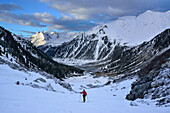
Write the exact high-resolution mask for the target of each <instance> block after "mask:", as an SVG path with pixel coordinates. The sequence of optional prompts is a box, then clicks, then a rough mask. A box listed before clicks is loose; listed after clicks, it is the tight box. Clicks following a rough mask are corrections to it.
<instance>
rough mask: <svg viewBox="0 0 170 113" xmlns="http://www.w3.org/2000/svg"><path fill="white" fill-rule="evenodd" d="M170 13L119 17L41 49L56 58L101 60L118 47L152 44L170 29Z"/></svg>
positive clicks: (148, 13)
mask: <svg viewBox="0 0 170 113" xmlns="http://www.w3.org/2000/svg"><path fill="white" fill-rule="evenodd" d="M169 18H170V12H154V11H146V12H145V13H143V14H140V15H138V16H137V17H136V16H125V17H120V18H118V19H117V20H115V21H113V22H111V23H107V24H104V25H99V26H96V27H94V28H92V29H90V30H89V31H87V32H81V33H78V34H77V35H76V38H74V39H73V40H71V41H69V42H66V43H63V44H61V45H52V46H51V45H42V46H41V47H39V48H40V49H41V50H42V51H44V52H45V53H47V54H48V55H49V56H51V57H53V58H72V59H84V60H85V59H86V60H102V59H106V58H107V57H108V56H110V55H111V54H113V50H114V48H115V47H117V46H119V45H129V46H134V45H136V44H141V43H142V42H144V41H149V40H151V39H152V38H153V37H154V36H156V35H157V34H159V33H161V32H162V31H164V30H165V29H167V28H170V19H169Z"/></svg>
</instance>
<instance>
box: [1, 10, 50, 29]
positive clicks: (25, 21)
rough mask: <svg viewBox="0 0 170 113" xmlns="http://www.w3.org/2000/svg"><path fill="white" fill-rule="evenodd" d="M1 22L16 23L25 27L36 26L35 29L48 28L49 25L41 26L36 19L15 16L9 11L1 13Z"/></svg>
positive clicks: (25, 15)
mask: <svg viewBox="0 0 170 113" xmlns="http://www.w3.org/2000/svg"><path fill="white" fill-rule="evenodd" d="M0 14H1V16H0V21H3V22H7V23H15V24H19V25H24V26H34V27H46V26H47V25H44V24H41V23H39V22H38V21H36V19H35V17H34V16H32V15H28V14H20V15H17V14H13V13H11V12H8V11H0Z"/></svg>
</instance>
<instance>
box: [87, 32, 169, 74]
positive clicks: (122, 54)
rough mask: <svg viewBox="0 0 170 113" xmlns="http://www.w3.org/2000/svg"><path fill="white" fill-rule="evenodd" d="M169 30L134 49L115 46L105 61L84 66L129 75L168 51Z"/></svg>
mask: <svg viewBox="0 0 170 113" xmlns="http://www.w3.org/2000/svg"><path fill="white" fill-rule="evenodd" d="M169 36H170V29H167V30H165V31H163V32H162V33H160V34H158V35H157V36H155V37H154V38H153V39H152V40H150V41H146V42H143V43H142V44H140V45H137V46H134V47H127V46H116V47H115V49H114V50H113V54H112V55H110V57H108V58H107V59H105V60H102V61H98V62H94V63H89V64H86V65H85V66H86V67H88V66H90V67H91V66H92V67H95V68H99V69H100V71H101V72H105V73H112V74H116V75H118V74H124V75H131V74H133V73H136V72H137V71H139V70H140V69H141V68H142V67H143V66H146V65H147V64H148V63H149V62H150V61H151V60H152V59H153V58H154V57H155V56H157V55H159V54H160V53H162V52H164V51H165V50H167V49H169V46H170V37H169Z"/></svg>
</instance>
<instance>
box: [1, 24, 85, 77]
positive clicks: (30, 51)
mask: <svg viewBox="0 0 170 113" xmlns="http://www.w3.org/2000/svg"><path fill="white" fill-rule="evenodd" d="M0 63H4V64H10V65H11V66H12V65H13V64H16V65H19V66H20V67H24V68H27V69H29V70H34V71H35V70H41V71H45V72H47V73H50V74H53V75H54V76H55V77H57V78H63V77H65V76H66V75H69V73H73V72H77V71H78V72H82V71H81V70H79V69H77V68H74V67H71V66H66V65H64V64H60V63H57V62H55V61H54V60H53V59H51V58H50V57H49V56H47V55H46V54H44V53H43V52H42V51H40V50H39V49H37V48H36V47H35V46H34V45H33V44H32V43H30V42H29V41H27V40H25V39H23V38H21V37H19V36H16V35H15V34H13V33H11V32H9V31H8V30H6V29H4V28H2V27H0ZM12 67H13V68H16V66H15V65H14V66H12ZM76 70H77V71H76Z"/></svg>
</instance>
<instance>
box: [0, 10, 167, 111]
mask: <svg viewBox="0 0 170 113" xmlns="http://www.w3.org/2000/svg"><path fill="white" fill-rule="evenodd" d="M58 62H59V63H58ZM68 65H70V66H68ZM0 86H1V87H0V113H151V112H153V113H169V112H170V11H167V12H154V11H149V10H148V11H146V12H145V13H143V14H140V15H138V16H125V17H120V18H118V19H117V20H115V21H113V22H110V23H107V24H103V25H99V26H96V27H94V28H92V29H90V30H88V31H86V32H79V33H57V32H51V33H48V32H45V31H43V32H37V33H36V34H34V35H33V36H31V37H30V38H29V39H28V40H26V39H23V38H21V37H20V36H17V35H15V34H13V33H11V32H10V31H8V30H6V29H5V28H3V27H0ZM84 89H85V90H86V91H87V96H86V102H83V98H82V95H81V94H80V92H81V91H82V90H84Z"/></svg>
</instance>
